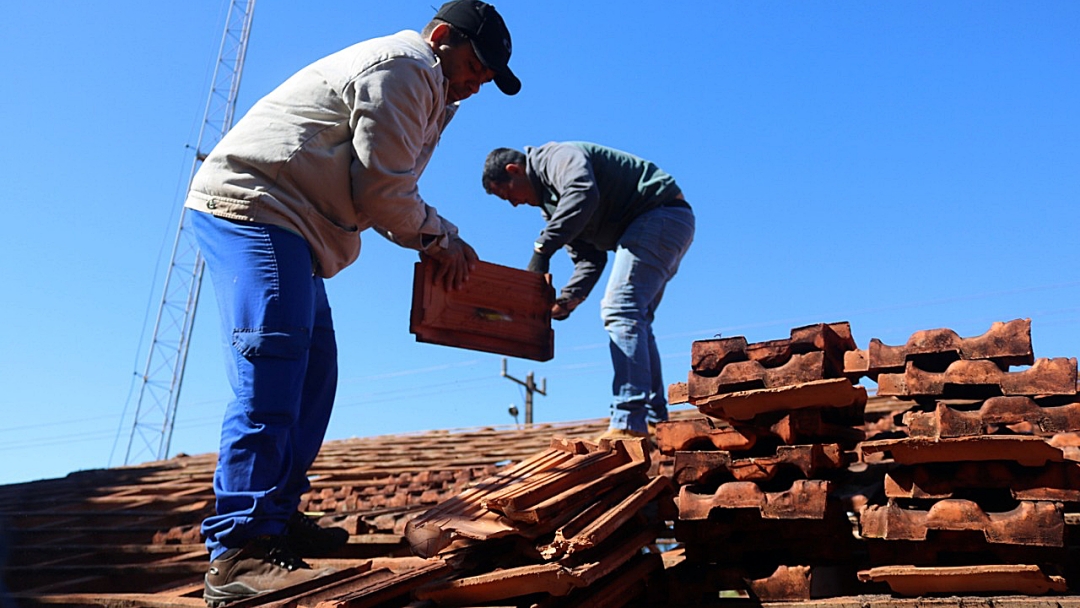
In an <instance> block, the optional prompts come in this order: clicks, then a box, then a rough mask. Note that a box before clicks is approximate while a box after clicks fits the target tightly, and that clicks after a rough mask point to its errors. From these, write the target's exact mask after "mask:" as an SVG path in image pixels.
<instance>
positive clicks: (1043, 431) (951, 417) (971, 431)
mask: <svg viewBox="0 0 1080 608" xmlns="http://www.w3.org/2000/svg"><path fill="white" fill-rule="evenodd" d="M903 422H904V424H905V425H907V427H908V433H909V434H910V435H911V436H913V437H938V438H946V437H966V436H972V435H983V434H987V433H989V432H992V431H993V430H995V429H996V428H997V427H1007V426H1012V425H1019V424H1023V423H1026V424H1027V425H1029V428H1031V429H1032V432H1033V433H1034V434H1036V435H1040V436H1051V435H1055V434H1057V433H1066V432H1074V431H1080V401H1073V402H1072V403H1066V404H1063V405H1056V406H1042V405H1040V404H1039V403H1038V402H1036V401H1035V400H1034V399H1032V398H1031V397H991V398H990V399H987V400H986V401H984V402H980V403H976V404H975V407H966V408H965V407H963V406H960V405H956V404H954V403H953V402H945V401H939V402H937V405H936V406H935V408H934V411H932V412H919V411H910V412H907V413H905V414H904V416H903ZM1014 430H1015V429H1014Z"/></svg>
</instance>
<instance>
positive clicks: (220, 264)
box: [185, 0, 521, 606]
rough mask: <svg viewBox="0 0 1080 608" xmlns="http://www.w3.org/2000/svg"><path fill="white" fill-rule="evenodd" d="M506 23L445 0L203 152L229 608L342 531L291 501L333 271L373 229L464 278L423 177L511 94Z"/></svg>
mask: <svg viewBox="0 0 1080 608" xmlns="http://www.w3.org/2000/svg"><path fill="white" fill-rule="evenodd" d="M510 52H511V44H510V33H509V32H508V31H507V29H506V25H505V23H503V20H502V17H501V16H500V15H499V13H497V12H496V11H495V8H494V7H492V6H491V5H489V4H485V3H483V2H479V1H478V0H453V1H451V2H447V3H446V4H444V5H443V6H442V7H441V8H440V9H439V11H438V12H437V13H436V14H435V17H434V19H433V20H432V21H431V22H430V23H429V24H428V25H427V27H425V28H424V30H423V32H414V31H410V30H406V31H402V32H399V33H397V34H394V35H392V36H386V37H382V38H376V39H372V40H368V41H365V42H361V43H359V44H356V45H353V46H351V47H349V48H346V49H344V50H342V51H339V52H337V53H334V54H332V55H329V56H327V57H324V58H323V59H320V60H318V61H316V62H315V63H312V64H311V65H309V66H307V67H305V68H303V69H302V70H300V71H299V72H297V73H296V74H294V75H293V76H292V77H290V78H289V79H288V80H286V81H285V82H284V83H282V84H281V85H280V86H279V87H278V88H277V89H275V90H274V91H272V92H270V93H269V94H268V95H266V97H264V98H262V99H261V100H259V101H258V102H257V103H256V104H255V105H254V106H253V107H252V108H251V110H250V111H249V112H248V113H247V115H246V116H244V118H243V119H241V120H240V121H238V122H237V123H236V126H234V127H233V128H232V129H231V130H230V131H229V132H228V133H227V134H226V135H225V137H224V138H223V139H222V140H221V142H220V143H219V144H218V145H217V146H216V147H215V148H214V150H213V151H212V152H211V153H210V154H209V155H208V156H207V158H206V160H205V161H204V162H203V164H202V166H201V167H200V168H199V171H198V173H197V174H196V176H195V178H194V179H193V180H192V185H191V190H190V191H189V193H188V198H187V201H186V203H185V207H186V210H187V211H188V212H191V213H190V214H189V216H190V219H191V226H192V228H193V230H194V232H195V236H196V239H197V241H198V243H199V247H200V250H201V252H202V255H203V257H204V259H205V260H206V266H207V268H208V270H209V271H210V277H211V279H212V280H213V282H214V288H215V293H216V296H217V300H218V307H219V312H220V315H221V321H222V330H223V336H224V343H225V350H226V357H225V360H226V368H227V369H226V371H227V375H228V378H229V382H230V384H231V385H232V389H233V392H234V399H233V400H232V401H231V402H230V403H229V405H228V406H227V408H226V411H225V418H224V422H223V424H222V430H221V443H220V449H219V453H218V466H217V470H216V471H215V475H214V492H215V495H216V513H215V514H214V515H213V516H211V517H208V518H207V519H206V520H205V521H204V522H203V525H202V532H203V534H204V535H205V537H206V546H207V549H208V550H209V552H210V560H211V561H210V566H209V569H208V571H207V574H206V584H205V591H204V598H205V599H206V602H207V603H208V604H209V605H210V606H220V605H223V604H226V603H228V602H232V601H235V600H239V599H242V598H245V597H250V596H253V595H258V594H260V593H264V592H267V591H272V590H276V589H280V588H283V587H286V586H290V585H293V584H296V583H299V582H303V581H306V580H308V579H311V578H314V577H316V576H319V575H321V574H324V573H326V571H325V570H314V569H312V568H311V567H310V566H308V564H307V563H305V562H304V561H303V558H304V557H305V556H312V555H317V554H324V553H326V552H328V551H333V550H334V549H336V548H337V547H339V546H341V545H342V544H344V543H345V542H346V541H347V540H348V532H346V531H345V530H343V529H341V528H322V527H320V526H318V525H317V524H316V523H315V522H314V521H313V520H311V519H309V518H308V517H307V516H305V515H304V514H302V513H300V512H299V511H298V507H299V504H300V498H301V495H302V494H303V493H304V492H306V491H307V490H308V489H309V487H310V485H309V483H308V480H307V470H308V468H309V467H310V466H311V463H312V462H313V461H314V459H315V456H316V454H317V453H318V451H319V448H320V446H321V444H322V440H323V436H324V434H325V432H326V427H327V424H328V423H329V419H330V411H331V408H332V406H333V401H334V394H335V390H336V383H337V346H336V341H335V337H334V329H333V322H332V319H331V313H330V306H329V304H328V302H327V298H326V290H325V288H324V284H323V280H324V279H326V278H330V277H332V276H334V275H335V274H337V273H338V272H339V271H340V270H341V269H343V268H345V267H346V266H348V265H349V264H351V263H352V262H354V261H355V260H356V258H357V256H358V255H359V253H360V233H362V232H363V231H364V230H366V229H367V228H374V229H375V230H376V231H378V232H379V233H380V234H382V235H383V236H385V237H386V238H388V239H390V240H392V241H393V242H395V243H397V244H399V245H401V246H403V247H408V248H411V249H415V250H417V251H419V252H420V254H421V255H423V256H429V257H431V258H433V259H434V260H435V261H436V262H437V263H438V265H439V272H438V273H437V275H438V276H437V277H436V280H438V281H442V282H443V283H444V284H445V285H446V286H447V287H449V288H456V287H458V286H460V285H461V283H462V282H463V281H465V280H466V279H467V278H468V275H469V270H470V269H471V268H472V266H473V265H474V263H475V261H476V259H477V258H476V253H475V252H474V251H473V249H472V248H471V247H470V246H469V245H468V244H467V243H465V241H464V240H462V239H461V238H460V237H459V236H458V230H457V228H456V227H455V226H454V225H453V224H451V223H450V222H449V221H447V220H445V219H443V218H442V217H441V216H440V215H439V214H438V213H437V212H436V210H435V208H434V207H431V206H430V205H428V204H427V203H425V202H424V200H423V199H422V198H421V197H420V194H419V191H418V189H417V180H418V179H419V177H420V174H421V173H422V172H423V170H424V167H425V166H426V165H427V162H428V160H429V159H430V157H431V153H432V151H433V150H434V148H435V145H436V144H437V143H438V141H439V137H440V136H441V134H442V132H443V129H444V128H445V127H446V125H447V123H448V122H449V121H450V119H451V117H452V116H453V115H454V113H455V112H456V110H457V107H458V102H460V101H462V100H464V99H466V98H468V97H470V96H472V95H474V94H475V93H477V91H479V89H480V86H481V85H483V84H484V83H486V82H490V81H494V82H495V84H496V85H497V86H498V87H499V89H500V90H502V92H504V93H506V94H508V95H514V94H515V93H517V92H518V90H519V89H520V88H521V82H520V81H519V80H518V79H517V77H516V76H515V75H514V73H513V72H512V71H511V70H510V67H509V65H508V63H507V62H508V61H509V59H510Z"/></svg>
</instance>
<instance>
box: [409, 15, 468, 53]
mask: <svg viewBox="0 0 1080 608" xmlns="http://www.w3.org/2000/svg"><path fill="white" fill-rule="evenodd" d="M440 23H445V24H446V25H448V26H450V37H449V38H447V40H446V44H447V46H454V47H456V46H458V45H459V44H461V43H463V42H468V41H469V37H468V36H466V35H465V32H463V31H461V30H459V29H458V28H456V27H454V24H452V23H450V22H449V21H443V20H442V19H432V20H431V21H429V22H428V24H427V25H425V26H424V31H422V32H420V35H421V36H423V37H424V38H427V37H428V36H430V35H431V32H433V31H434V30H435V28H436V27H437V26H438V25H439V24H440Z"/></svg>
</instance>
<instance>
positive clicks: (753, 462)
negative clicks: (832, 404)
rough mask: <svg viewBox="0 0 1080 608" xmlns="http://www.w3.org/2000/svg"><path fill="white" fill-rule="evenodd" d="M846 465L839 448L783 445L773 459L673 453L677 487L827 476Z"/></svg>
mask: <svg viewBox="0 0 1080 608" xmlns="http://www.w3.org/2000/svg"><path fill="white" fill-rule="evenodd" d="M847 465H848V456H847V454H846V453H845V452H844V450H843V449H841V447H840V445H839V444H835V443H834V444H812V445H794V446H788V445H782V446H778V447H777V448H776V452H775V454H774V455H772V456H746V457H739V456H736V455H733V454H732V453H731V452H726V451H708V452H705V451H681V452H675V470H674V478H673V479H674V481H675V483H676V484H679V485H684V484H696V483H706V482H709V481H713V482H715V481H716V480H733V481H768V480H770V479H773V478H774V477H776V476H777V474H778V473H783V472H787V471H798V472H799V473H800V474H801V475H802V477H804V478H816V477H823V476H828V475H829V474H830V473H835V472H836V471H837V470H840V469H843V468H845V467H846V466H847Z"/></svg>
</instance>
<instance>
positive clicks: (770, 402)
mask: <svg viewBox="0 0 1080 608" xmlns="http://www.w3.org/2000/svg"><path fill="white" fill-rule="evenodd" d="M691 403H692V404H693V405H696V406H697V408H698V410H700V411H701V413H703V414H705V415H707V416H713V417H715V418H722V419H725V420H750V419H752V418H754V417H755V416H757V415H759V414H764V413H767V412H776V411H786V410H795V409H802V408H809V407H837V408H846V407H851V406H857V407H861V406H865V405H866V389H865V388H864V387H862V386H855V385H853V384H851V382H850V381H848V380H847V379H845V378H835V379H829V380H818V381H814V382H806V383H802V384H796V385H793V386H784V387H780V388H764V389H756V390H747V391H739V392H734V393H726V394H723V395H716V396H713V397H707V398H703V399H697V400H694V399H691Z"/></svg>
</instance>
